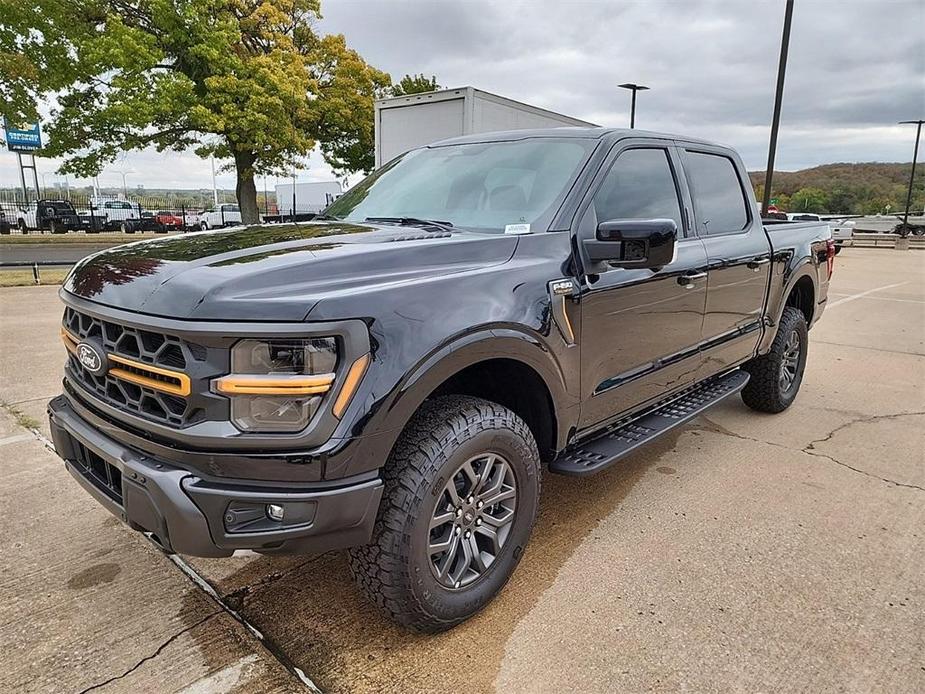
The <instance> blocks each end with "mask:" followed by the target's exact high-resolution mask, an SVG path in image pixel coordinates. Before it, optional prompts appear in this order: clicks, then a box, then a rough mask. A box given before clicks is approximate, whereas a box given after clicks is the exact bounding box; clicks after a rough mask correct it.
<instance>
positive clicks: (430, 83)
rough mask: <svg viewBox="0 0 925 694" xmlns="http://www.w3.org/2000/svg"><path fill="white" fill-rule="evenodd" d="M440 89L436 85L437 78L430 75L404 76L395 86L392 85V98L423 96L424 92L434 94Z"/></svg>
mask: <svg viewBox="0 0 925 694" xmlns="http://www.w3.org/2000/svg"><path fill="white" fill-rule="evenodd" d="M438 89H440V85H439V84H437V76H436V75H431V76H430V77H425V76H424V74H423V73H422V74H420V75H405V76H404V77H402V78H401V79H400V80H399V81H398V83H397V84H394V85H392V90H391V93H392V96H405V95H406V94H423V93H424V92H435V91H437V90H438Z"/></svg>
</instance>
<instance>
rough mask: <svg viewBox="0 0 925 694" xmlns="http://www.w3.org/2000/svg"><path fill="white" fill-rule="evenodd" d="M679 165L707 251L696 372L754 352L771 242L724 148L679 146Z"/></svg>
mask: <svg viewBox="0 0 925 694" xmlns="http://www.w3.org/2000/svg"><path fill="white" fill-rule="evenodd" d="M682 157H683V162H684V170H685V173H686V174H687V182H688V184H689V186H690V192H691V198H692V200H693V204H694V218H695V220H696V225H695V229H696V234H697V235H698V236H699V237H700V238H701V239H702V240H703V244H704V247H705V249H706V252H707V261H708V266H709V267H708V272H709V277H708V280H707V307H706V312H705V313H704V319H703V339H704V345H703V347H702V350H703V354H704V363H703V372H702V373H701V377H702V378H706V377H709V376H712V375H714V374H717V373H720V372H722V371H725V370H727V369H729V368H731V367H733V366H735V365H736V364H739V363H741V362H743V361H745V360H746V359H750V358H751V357H752V356H753V355H754V352H755V348H756V347H757V345H758V341H759V339H760V336H761V320H762V316H763V315H764V303H765V298H766V295H767V291H768V280H769V277H770V272H771V244H770V241H769V240H768V237H767V234H766V232H765V230H764V226H763V225H762V223H761V219H760V218H759V217H758V214H757V211H756V209H755V205H754V203H753V202H750V201H751V200H752V198H751V196H750V195H747V194H746V185H748V183H747V180H742V176H741V175H740V173H739V171H740V170H742V169H740V168H738V167H737V166H736V164H735V162H734V161H733V159H732V158H730V155H729V153H728V152H727V151H724V150H711V149H709V148H702V147H698V148H696V149H695V148H685V149H683V152H682Z"/></svg>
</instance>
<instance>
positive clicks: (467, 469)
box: [461, 460, 479, 496]
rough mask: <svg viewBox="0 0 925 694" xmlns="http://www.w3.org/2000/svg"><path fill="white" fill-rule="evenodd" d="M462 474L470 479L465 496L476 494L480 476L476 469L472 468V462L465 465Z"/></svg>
mask: <svg viewBox="0 0 925 694" xmlns="http://www.w3.org/2000/svg"><path fill="white" fill-rule="evenodd" d="M461 472H462V473H463V474H464V475H465V476H466V477H467V478H468V481H469V486H468V488H467V491H466V492H465V494H464V496H469V495H470V494H473V493H475V488H476V486H477V485H478V483H479V474H478V473H477V472H476V471H475V468H474V467H472V461H471V460H469V461H467V462H465V463H463V466H462V470H461Z"/></svg>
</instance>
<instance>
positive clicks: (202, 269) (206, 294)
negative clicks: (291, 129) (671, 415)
mask: <svg viewBox="0 0 925 694" xmlns="http://www.w3.org/2000/svg"><path fill="white" fill-rule="evenodd" d="M515 247H516V237H512V236H503V235H500V234H476V233H472V232H464V231H453V232H452V233H450V232H431V231H426V230H423V229H419V228H413V227H397V226H391V225H374V224H348V223H343V222H310V223H306V224H287V225H260V226H250V227H238V228H234V229H229V230H223V231H214V232H203V233H196V234H184V235H182V236H174V237H167V238H162V239H153V240H150V241H140V242H136V243H130V244H127V245H124V246H119V247H116V248H113V249H109V250H105V251H102V252H100V253H95V254H94V255H91V256H88V257H87V258H84V259H83V260H81V261H80V263H78V264H77V265H76V266H75V268H74V270H73V272H71V273H70V275H69V276H68V278H67V280H66V281H65V284H64V290H65V291H66V292H69V293H71V294H74V295H76V296H79V297H82V298H84V299H88V300H90V301H94V302H96V303H99V304H104V305H106V306H112V307H115V308H120V309H126V310H129V311H137V312H140V313H147V314H150V315H155V316H164V317H169V318H178V319H193V320H259V321H301V320H303V319H304V318H305V317H306V316H307V315H308V313H309V312H310V311H311V310H312V308H313V307H314V306H315V304H317V303H318V302H319V301H320V300H322V299H323V298H325V297H326V296H329V295H334V294H343V292H345V291H346V292H349V291H350V290H351V289H356V288H360V287H362V288H363V289H365V290H367V291H368V290H370V289H371V288H374V287H375V286H376V285H381V286H382V287H383V288H387V287H388V286H389V285H394V284H396V283H412V282H419V281H421V280H423V279H426V278H428V277H435V276H445V275H447V274H450V273H458V272H466V271H471V270H476V269H479V268H484V267H486V266H489V265H494V264H501V263H505V262H507V261H508V260H510V258H511V256H512V255H513V253H514V249H515ZM345 317H348V316H345ZM350 317H355V316H350Z"/></svg>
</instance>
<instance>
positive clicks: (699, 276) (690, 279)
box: [678, 272, 707, 289]
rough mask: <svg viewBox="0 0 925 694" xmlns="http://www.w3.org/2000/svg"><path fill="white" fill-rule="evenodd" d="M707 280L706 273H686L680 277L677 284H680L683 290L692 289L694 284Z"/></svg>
mask: <svg viewBox="0 0 925 694" xmlns="http://www.w3.org/2000/svg"><path fill="white" fill-rule="evenodd" d="M706 278H707V273H705V272H688V273H687V274H685V275H681V276H680V277H679V278H678V284H680V285H681V286H682V287H684V288H685V289H692V288H693V287H694V284H695V283H696V282H700V281H701V280H705V279H706Z"/></svg>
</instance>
